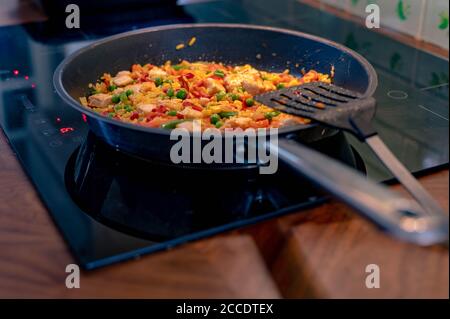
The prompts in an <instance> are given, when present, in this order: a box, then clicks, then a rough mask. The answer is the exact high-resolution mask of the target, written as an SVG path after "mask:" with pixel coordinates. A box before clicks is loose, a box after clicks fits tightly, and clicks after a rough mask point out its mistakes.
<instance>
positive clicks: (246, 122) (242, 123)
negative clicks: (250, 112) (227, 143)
mask: <svg viewBox="0 0 450 319" xmlns="http://www.w3.org/2000/svg"><path fill="white" fill-rule="evenodd" d="M228 122H229V123H230V124H231V126H232V127H240V128H247V127H249V126H250V123H251V122H252V119H251V118H249V117H235V118H231V119H230V120H229V121H228Z"/></svg>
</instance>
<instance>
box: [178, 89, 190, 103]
mask: <svg viewBox="0 0 450 319" xmlns="http://www.w3.org/2000/svg"><path fill="white" fill-rule="evenodd" d="M176 97H177V98H179V99H182V100H184V99H185V98H186V97H187V92H186V90H185V89H181V90H179V91H178V92H177V95H176Z"/></svg>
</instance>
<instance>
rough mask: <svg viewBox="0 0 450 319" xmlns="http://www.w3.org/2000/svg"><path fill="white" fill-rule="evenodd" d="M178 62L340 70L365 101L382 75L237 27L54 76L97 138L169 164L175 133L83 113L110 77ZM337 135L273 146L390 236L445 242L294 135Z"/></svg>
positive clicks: (202, 29)
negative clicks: (410, 223)
mask: <svg viewBox="0 0 450 319" xmlns="http://www.w3.org/2000/svg"><path fill="white" fill-rule="evenodd" d="M194 36H195V37H196V38H197V42H196V44H195V45H194V46H192V47H188V48H186V49H184V50H180V51H177V50H175V46H176V45H177V44H179V43H181V42H186V41H187V40H189V39H190V38H192V37H194ZM180 59H186V60H190V61H195V60H203V61H220V62H223V63H225V64H232V65H239V64H245V63H250V64H251V65H253V66H254V67H256V68H258V69H263V70H268V71H278V72H281V71H283V70H284V69H286V68H290V69H291V70H292V72H293V73H294V74H295V73H297V74H298V75H299V76H300V69H299V68H295V67H294V66H295V64H297V63H298V64H299V65H300V67H301V68H304V69H306V70H309V69H314V70H316V71H318V72H323V73H330V70H331V68H332V67H334V69H335V77H334V83H335V84H336V85H338V86H341V87H344V88H347V89H350V90H352V91H356V92H359V93H360V94H362V95H363V96H370V95H372V94H373V93H374V91H375V89H376V86H377V76H376V73H375V71H374V69H373V67H372V66H371V65H370V64H369V62H367V61H366V60H365V59H364V58H363V57H361V56H360V55H359V54H357V53H355V52H353V51H352V50H350V49H348V48H346V47H344V46H342V45H339V44H337V43H334V42H331V41H328V40H325V39H322V38H319V37H315V36H312V35H308V34H304V33H301V32H295V31H290V30H284V29H276V28H269V27H260V26H249V25H232V24H189V25H175V26H164V27H155V28H149V29H142V30H137V31H132V32H127V33H124V34H119V35H116V36H112V37H109V38H106V39H104V40H101V41H99V42H96V43H94V44H91V45H89V46H87V47H85V48H83V49H81V50H79V51H77V52H75V53H74V54H72V55H71V56H70V57H68V58H66V59H65V60H64V61H63V62H62V63H61V64H60V65H59V66H58V68H57V70H56V72H55V75H54V84H55V87H56V90H57V92H58V94H59V95H60V96H61V97H62V98H63V100H64V101H65V102H67V103H68V104H69V105H70V106H72V107H74V108H75V109H77V110H79V111H80V112H83V113H84V114H86V116H87V119H88V123H89V126H90V128H91V129H92V131H93V132H94V134H95V135H97V136H98V137H99V138H101V139H102V140H104V141H105V142H106V143H108V144H109V145H111V146H113V147H116V148H118V149H120V150H122V151H124V152H128V153H132V154H134V155H138V156H141V157H145V158H149V159H152V160H156V161H158V162H170V156H169V154H170V149H171V148H172V146H173V144H174V143H175V142H176V141H171V140H170V139H169V136H170V132H169V131H165V130H162V129H154V128H147V127H141V126H136V125H133V124H128V123H124V122H120V121H117V120H114V119H110V118H107V117H104V116H101V115H99V114H96V113H94V112H92V111H91V110H89V109H86V108H84V107H83V106H81V105H80V104H79V102H78V98H79V97H80V96H85V95H87V88H88V83H93V82H95V81H96V80H97V79H98V77H99V76H100V75H102V74H103V73H105V72H107V73H112V74H114V73H116V72H118V71H120V70H125V69H129V68H130V66H131V65H132V64H134V63H141V64H143V63H152V64H156V65H158V64H163V63H164V62H165V61H166V60H171V61H174V62H176V61H178V60H180ZM336 132H337V131H336V130H335V129H330V128H326V127H323V126H320V125H318V124H311V125H298V126H292V127H288V128H283V129H280V130H279V132H278V137H279V147H277V146H276V145H269V146H268V147H269V148H270V150H271V151H272V152H277V154H278V156H279V159H281V160H282V161H283V162H284V163H286V164H288V165H290V166H291V167H292V168H294V169H295V170H296V171H297V172H299V173H300V174H302V175H303V176H305V177H307V178H309V179H310V180H312V181H313V182H315V183H316V184H318V185H319V186H321V187H322V188H324V189H326V190H328V191H329V192H330V193H332V194H334V195H335V196H337V197H339V198H340V199H341V200H343V201H345V202H346V203H347V204H349V205H351V206H352V207H354V208H355V209H357V210H358V211H360V212H361V213H363V214H364V215H365V216H366V217H368V218H369V219H371V220H373V221H375V222H376V224H378V225H379V226H381V227H383V228H385V229H387V230H389V231H390V232H391V233H393V234H395V235H397V236H399V237H402V238H404V239H408V240H411V241H415V242H418V243H421V244H428V243H431V242H434V241H436V240H438V238H439V239H441V237H442V233H439V234H437V233H438V232H436V231H435V229H434V228H436V227H438V226H436V225H435V223H434V221H433V222H432V223H431V224H432V225H431V224H430V225H429V226H427V227H425V228H424V229H425V231H423V229H422V230H420V231H413V232H411V230H408V229H405V226H404V225H402V223H403V224H404V222H405V221H404V218H407V216H408V214H409V213H410V212H411V211H414V212H416V211H418V208H417V207H416V205H415V204H414V203H412V202H407V201H404V200H403V199H401V198H399V197H398V196H396V195H393V194H392V193H390V192H388V191H387V190H386V189H385V188H383V187H381V186H379V185H376V184H373V183H370V182H368V181H367V180H365V179H364V178H363V177H361V176H360V175H358V174H356V173H355V172H353V171H351V170H350V169H348V168H347V167H345V166H343V165H342V164H339V163H337V162H336V161H333V160H331V159H329V158H327V157H325V156H323V155H321V154H319V153H317V152H315V151H312V150H311V149H309V148H307V147H305V146H302V145H300V144H299V143H297V142H293V141H292V140H290V139H289V136H290V135H291V134H295V135H296V138H297V139H299V140H300V141H301V142H302V143H305V144H307V143H310V142H313V141H317V140H320V139H323V138H326V137H328V136H330V135H333V134H335V133H336ZM239 166H243V167H244V168H246V167H247V166H248V164H246V163H244V164H231V165H230V164H219V165H218V166H217V165H216V166H214V168H236V167H239ZM200 168H206V169H208V168H209V169H210V168H211V165H208V164H201V165H200ZM405 216H406V217H405ZM433 223H434V224H433ZM439 227H440V226H439Z"/></svg>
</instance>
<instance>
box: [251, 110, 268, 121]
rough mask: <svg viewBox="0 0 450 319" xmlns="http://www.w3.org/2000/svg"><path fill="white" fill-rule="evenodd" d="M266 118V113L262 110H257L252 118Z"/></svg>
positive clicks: (257, 119)
mask: <svg viewBox="0 0 450 319" xmlns="http://www.w3.org/2000/svg"><path fill="white" fill-rule="evenodd" d="M265 118H266V116H265V115H264V113H261V112H255V113H253V115H252V119H253V120H255V121H259V120H264V119H265Z"/></svg>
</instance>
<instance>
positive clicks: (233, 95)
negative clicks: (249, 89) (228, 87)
mask: <svg viewBox="0 0 450 319" xmlns="http://www.w3.org/2000/svg"><path fill="white" fill-rule="evenodd" d="M230 97H231V99H232V100H233V101H236V100H240V99H241V97H240V96H239V94H234V93H232V94H231V95H230Z"/></svg>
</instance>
